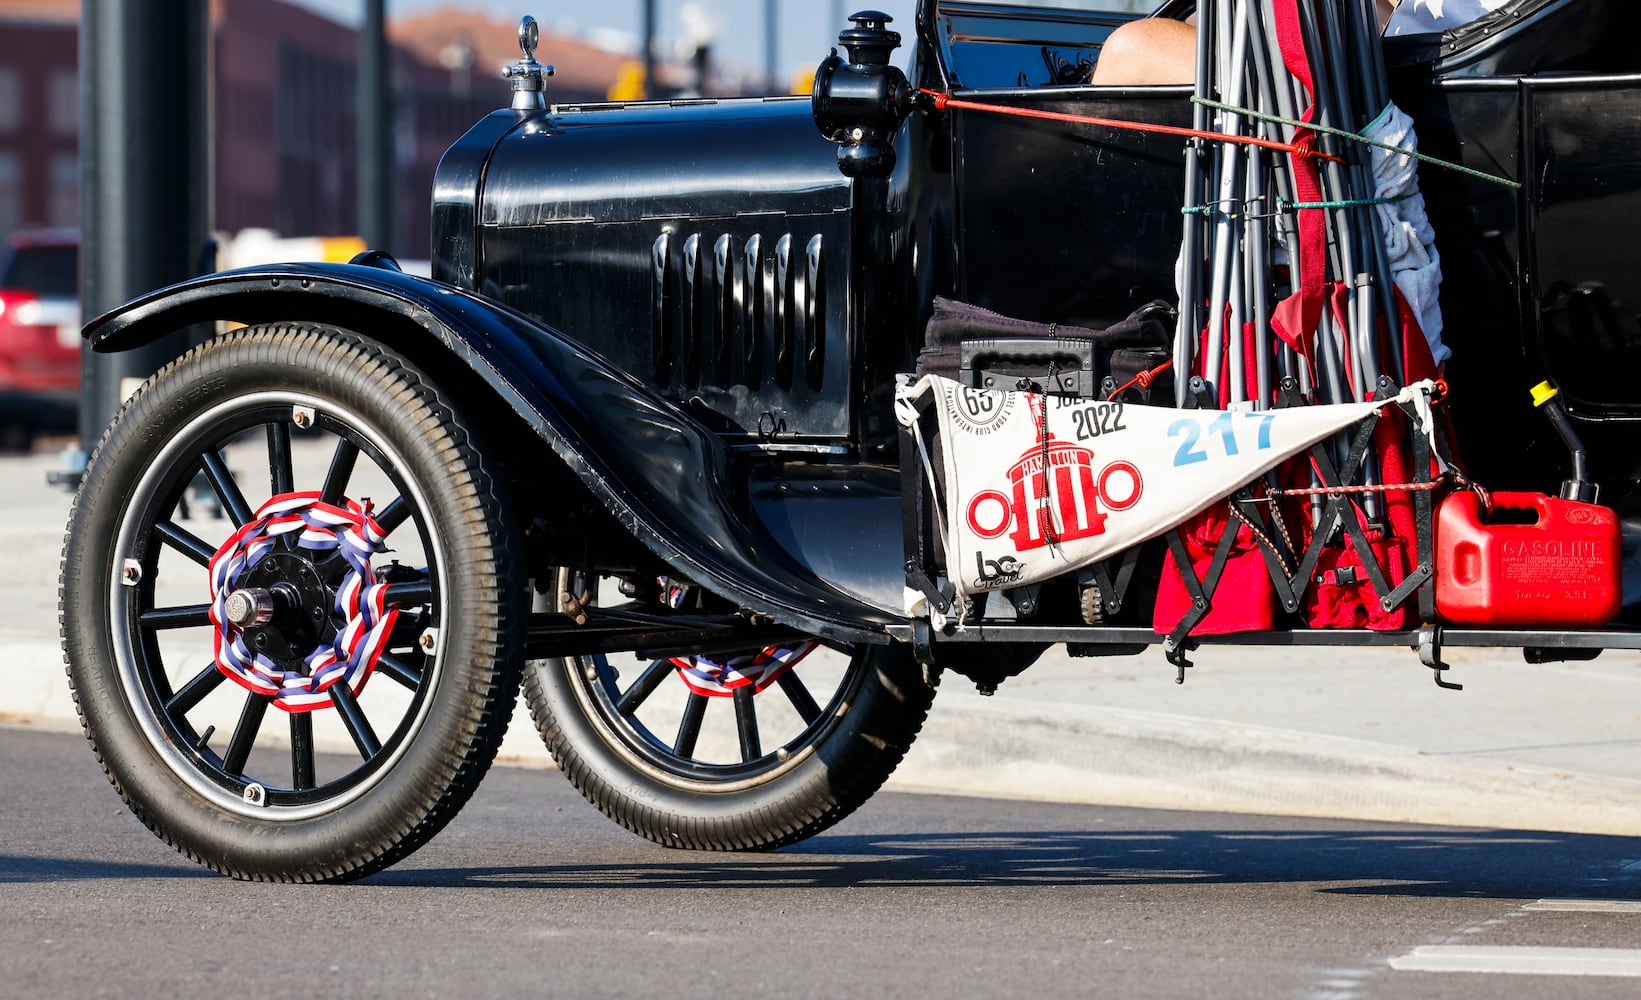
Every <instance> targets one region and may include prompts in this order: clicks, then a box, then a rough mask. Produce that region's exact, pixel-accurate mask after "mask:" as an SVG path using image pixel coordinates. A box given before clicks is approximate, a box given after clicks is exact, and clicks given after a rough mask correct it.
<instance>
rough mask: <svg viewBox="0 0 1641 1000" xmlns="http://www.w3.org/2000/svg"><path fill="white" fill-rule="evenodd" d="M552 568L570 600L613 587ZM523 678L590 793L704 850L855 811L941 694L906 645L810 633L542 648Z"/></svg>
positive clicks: (802, 828) (641, 826)
mask: <svg viewBox="0 0 1641 1000" xmlns="http://www.w3.org/2000/svg"><path fill="white" fill-rule="evenodd" d="M558 582H559V586H558V588H557V591H556V592H557V594H558V595H559V597H560V601H561V603H562V601H563V597H564V596H565V595H570V596H571V600H574V601H578V602H581V601H582V600H583V599H584V598H585V599H589V600H592V599H594V598H593V594H592V591H593V590H595V589H596V590H597V591H599V596H600V597H608V596H611V595H613V593H614V591H615V589H616V587H615V583H614V581H610V580H605V581H603V584H602V586H600V587H596V588H595V587H592V586H590V585H588V584H587V583H586V582H585V581H584V579H583V578H582V577H580V576H579V575H573V574H570V573H567V572H566V573H564V574H562V575H561V576H560V578H559V581H558ZM629 589H632V588H631V587H629ZM662 591H663V595H664V596H665V595H668V594H670V595H671V596H672V598H673V600H674V602H676V600H677V598H678V596H679V589H678V588H676V587H674V586H673V585H670V584H666V583H665V581H663V588H662ZM605 603H608V602H605ZM524 693H525V697H526V699H527V700H528V702H529V705H530V712H531V715H532V716H533V718H534V719H535V722H536V727H537V729H538V730H539V731H540V732H541V735H542V738H543V739H544V741H545V742H546V744H547V749H548V750H549V751H550V752H551V753H552V755H553V758H554V759H555V760H556V761H558V764H559V767H560V768H561V769H562V770H563V771H564V773H565V775H566V776H568V777H569V779H570V781H571V782H572V783H573V784H574V785H575V786H576V788H577V789H579V790H580V791H581V793H582V794H583V795H585V796H586V797H587V799H588V800H589V801H590V802H592V803H593V804H594V805H596V806H597V807H598V808H599V809H601V810H602V811H603V812H604V813H605V814H606V815H608V816H609V817H610V818H612V819H614V820H616V821H617V822H619V823H620V824H621V825H623V826H625V827H626V828H627V829H629V830H631V831H633V832H634V833H637V834H639V835H640V836H643V837H646V838H648V839H650V840H653V841H655V842H656V843H659V844H664V845H666V846H669V847H683V848H690V849H694V850H761V849H768V848H775V847H780V846H783V845H785V844H791V843H795V842H797V841H800V840H803V839H804V838H806V837H810V836H813V835H815V834H817V833H819V832H821V831H822V830H825V829H826V828H828V827H830V826H831V825H832V824H834V823H836V822H838V821H839V820H841V819H842V818H844V817H845V816H847V815H849V813H851V812H853V811H854V810H855V808H856V807H858V806H859V805H860V804H861V803H863V802H865V801H866V799H867V798H869V797H870V796H871V795H872V793H873V792H875V791H876V790H877V789H878V787H879V786H881V785H882V784H883V782H884V780H885V779H887V778H888V777H889V774H890V773H891V772H892V771H893V770H894V769H895V767H896V766H897V765H898V764H899V763H900V760H901V758H902V757H904V756H905V754H906V750H907V748H908V747H909V746H910V745H911V743H912V740H913V739H914V738H915V737H916V736H917V733H918V730H919V729H920V728H921V727H922V725H923V720H924V718H925V717H926V716H927V715H928V711H929V705H930V703H931V701H932V700H933V697H934V690H933V688H932V686H931V685H930V683H929V682H928V681H926V680H925V679H924V675H923V671H922V669H921V668H920V667H919V666H918V665H917V664H916V663H915V662H914V661H913V660H912V657H911V656H910V654H909V652H908V651H907V650H906V648H905V647H904V646H899V645H896V646H870V645H860V646H852V647H839V648H832V647H828V646H825V645H822V644H821V643H819V642H817V641H815V640H806V641H797V642H792V643H788V644H785V645H781V646H769V647H765V648H761V649H750V650H745V651H743V652H741V653H731V654H725V653H716V654H713V655H710V656H708V655H690V654H688V653H684V654H674V655H668V656H664V657H661V658H655V659H651V658H648V657H642V656H630V655H629V656H620V657H617V656H602V655H601V656H578V657H567V658H563V659H553V660H540V661H534V662H531V663H528V664H526V667H525V673H524Z"/></svg>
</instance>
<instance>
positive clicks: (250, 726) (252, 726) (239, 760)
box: [222, 692, 273, 777]
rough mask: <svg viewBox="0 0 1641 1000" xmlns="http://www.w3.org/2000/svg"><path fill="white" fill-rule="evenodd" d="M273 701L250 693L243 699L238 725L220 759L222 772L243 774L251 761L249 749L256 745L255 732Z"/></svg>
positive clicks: (264, 696)
mask: <svg viewBox="0 0 1641 1000" xmlns="http://www.w3.org/2000/svg"><path fill="white" fill-rule="evenodd" d="M272 702H273V699H271V698H269V697H267V696H266V695H260V694H256V693H254V692H253V693H252V694H251V695H250V696H249V697H247V698H246V699H245V707H244V708H243V709H242V710H241V711H240V713H239V724H238V725H236V726H234V735H233V738H232V739H230V740H229V741H228V752H227V753H226V754H224V755H223V757H222V770H223V771H224V772H226V773H228V774H237V775H240V776H241V777H243V776H244V774H245V762H246V761H247V760H250V759H251V748H252V747H253V746H255V745H256V732H257V730H258V729H261V728H262V716H264V715H266V714H267V711H268V706H269V705H270V704H272Z"/></svg>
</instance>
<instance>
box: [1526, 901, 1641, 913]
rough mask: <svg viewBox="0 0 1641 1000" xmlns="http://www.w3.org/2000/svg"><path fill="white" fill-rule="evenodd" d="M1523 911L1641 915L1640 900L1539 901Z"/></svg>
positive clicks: (1527, 906)
mask: <svg viewBox="0 0 1641 1000" xmlns="http://www.w3.org/2000/svg"><path fill="white" fill-rule="evenodd" d="M1522 909H1524V910H1549V911H1552V912H1556V913H1641V900H1635V899H1541V900H1539V901H1538V902H1536V903H1528V904H1527V905H1525V906H1523V907H1522Z"/></svg>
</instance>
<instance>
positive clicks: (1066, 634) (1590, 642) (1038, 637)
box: [892, 623, 1641, 650]
mask: <svg viewBox="0 0 1641 1000" xmlns="http://www.w3.org/2000/svg"><path fill="white" fill-rule="evenodd" d="M1428 631H1430V630H1426V629H1404V630H1399V631H1394V632H1375V631H1372V630H1369V629H1320V628H1317V629H1289V630H1286V631H1281V632H1236V633H1233V634H1230V635H1193V636H1191V641H1192V642H1195V643H1200V644H1201V645H1204V646H1388V647H1396V646H1400V647H1402V648H1404V649H1418V648H1419V645H1420V643H1421V641H1422V640H1424V639H1425V638H1426V636H1427V632H1428ZM1433 631H1434V633H1435V637H1436V639H1437V640H1438V641H1439V642H1440V643H1441V645H1443V646H1462V647H1497V646H1503V647H1521V648H1524V649H1569V650H1577V649H1597V650H1599V649H1641V631H1629V630H1617V629H1583V630H1566V629H1513V628H1460V627H1456V626H1455V627H1448V626H1440V625H1438V626H1434V628H1433ZM892 635H893V637H894V638H896V639H898V640H901V641H903V642H911V641H912V639H913V636H912V627H911V626H910V625H907V626H903V627H897V628H895V629H894V630H893V632H892ZM1167 638H1168V637H1167V636H1166V635H1159V634H1158V633H1156V632H1154V631H1152V630H1151V629H1149V628H1115V627H1107V626H1102V625H1078V626H1048V625H1012V624H987V623H976V624H971V625H966V626H964V627H963V628H962V629H960V630H955V631H952V632H951V633H949V634H947V633H944V632H937V633H935V635H934V636H933V640H934V645H935V646H937V647H938V646H940V645H942V644H945V643H973V642H1027V643H1059V642H1066V643H1077V644H1080V645H1090V646H1106V645H1113V646H1133V645H1143V646H1154V645H1161V644H1162V643H1163V642H1164V641H1166V640H1167Z"/></svg>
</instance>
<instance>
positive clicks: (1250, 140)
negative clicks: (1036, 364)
mask: <svg viewBox="0 0 1641 1000" xmlns="http://www.w3.org/2000/svg"><path fill="white" fill-rule="evenodd" d="M918 93H920V94H926V95H928V96H929V97H931V98H933V99H934V108H935V110H936V111H944V110H946V109H947V108H957V109H959V110H962V111H989V112H991V113H993V114H999V115H1014V116H1015V117H1018V118H1039V119H1042V120H1044V121H1051V122H1068V123H1070V124H1073V125H1105V126H1107V127H1110V128H1120V129H1128V130H1129V131H1131V132H1157V133H1160V134H1162V135H1182V136H1185V137H1186V138H1190V139H1208V140H1211V141H1213V142H1231V143H1237V144H1240V145H1243V146H1261V147H1263V148H1265V149H1274V150H1277V151H1279V152H1283V153H1287V154H1289V155H1291V156H1298V157H1312V156H1314V157H1317V158H1318V159H1323V160H1333V161H1335V162H1340V161H1339V158H1338V157H1336V156H1329V155H1328V154H1326V153H1319V152H1317V151H1316V150H1314V149H1306V148H1305V147H1303V146H1296V145H1294V144H1293V143H1288V142H1278V141H1277V140H1275V139H1261V138H1260V137H1258V136H1253V135H1225V134H1223V133H1220V132H1210V131H1208V130H1206V129H1197V128H1183V127H1181V126H1179V125H1159V124H1155V123H1150V122H1130V121H1124V120H1122V119H1120V118H1098V117H1095V116H1093V115H1073V114H1066V113H1065V112H1063V111H1039V110H1037V109H1035V108H1016V107H1011V106H1009V105H1007V104H984V103H982V102H980V101H965V100H962V99H960V98H956V97H953V96H952V95H950V94H942V93H940V92H939V91H935V90H926V89H923V88H919V90H918Z"/></svg>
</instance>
